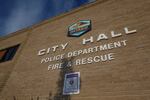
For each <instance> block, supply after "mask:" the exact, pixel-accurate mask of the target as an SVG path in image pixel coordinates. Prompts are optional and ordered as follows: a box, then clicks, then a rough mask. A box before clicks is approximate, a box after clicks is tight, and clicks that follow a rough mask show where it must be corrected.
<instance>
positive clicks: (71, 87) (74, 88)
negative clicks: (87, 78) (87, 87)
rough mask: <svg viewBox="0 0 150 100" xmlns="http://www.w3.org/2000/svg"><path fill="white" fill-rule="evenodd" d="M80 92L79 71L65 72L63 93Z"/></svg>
mask: <svg viewBox="0 0 150 100" xmlns="http://www.w3.org/2000/svg"><path fill="white" fill-rule="evenodd" d="M79 92H80V72H74V73H67V74H65V79H64V87H63V95H69V94H79Z"/></svg>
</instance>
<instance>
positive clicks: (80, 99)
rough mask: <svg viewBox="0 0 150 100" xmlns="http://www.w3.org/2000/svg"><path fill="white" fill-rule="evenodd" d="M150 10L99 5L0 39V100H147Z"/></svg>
mask: <svg viewBox="0 0 150 100" xmlns="http://www.w3.org/2000/svg"><path fill="white" fill-rule="evenodd" d="M149 5H150V1H149V0H97V1H96V2H94V3H91V4H88V5H84V6H82V7H80V8H78V9H75V10H73V11H70V12H68V13H65V14H62V15H60V16H57V17H55V18H52V19H49V20H46V21H44V22H41V23H39V24H37V25H33V26H31V27H29V28H26V29H23V30H20V31H17V32H15V33H13V34H10V35H8V36H5V37H1V38H0V100H149V99H150V67H149V66H150V57H149V55H150V39H149V38H150V35H149V32H150V28H149V27H150V21H149V19H150V6H149ZM76 72H77V74H76V75H77V76H75V75H74V76H73V75H72V76H71V75H70V76H69V73H71V74H74V73H76ZM67 75H68V77H67ZM70 77H72V80H71V81H70V80H69V82H70V83H67V78H68V79H69V78H70ZM70 79H71V78H70ZM67 84H70V87H69V85H67ZM65 86H66V87H65ZM65 91H67V93H66V94H65V93H64V92H65Z"/></svg>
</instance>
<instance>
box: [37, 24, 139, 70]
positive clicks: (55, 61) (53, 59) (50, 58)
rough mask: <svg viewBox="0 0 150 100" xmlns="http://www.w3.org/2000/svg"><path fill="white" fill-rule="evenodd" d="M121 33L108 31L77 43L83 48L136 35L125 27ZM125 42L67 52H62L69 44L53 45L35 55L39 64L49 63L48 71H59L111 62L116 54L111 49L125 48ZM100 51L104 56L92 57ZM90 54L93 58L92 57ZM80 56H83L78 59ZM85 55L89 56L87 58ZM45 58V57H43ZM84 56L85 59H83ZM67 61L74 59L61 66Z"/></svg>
mask: <svg viewBox="0 0 150 100" xmlns="http://www.w3.org/2000/svg"><path fill="white" fill-rule="evenodd" d="M123 31H124V32H123V33H120V32H115V31H110V33H109V34H105V33H100V34H98V35H97V36H90V37H88V38H83V39H82V41H79V42H80V44H81V45H82V46H83V47H84V46H85V45H88V44H91V43H96V42H97V43H98V42H99V43H100V42H101V41H103V40H108V39H113V38H117V37H121V36H122V37H123V36H124V35H129V34H132V33H136V32H137V31H136V30H131V29H129V28H127V27H125V28H123ZM127 42H128V41H127V40H126V39H122V40H118V41H113V42H109V43H105V44H99V45H98V44H97V45H93V44H92V46H91V47H88V48H81V49H79V50H72V51H69V52H64V51H65V50H66V49H67V48H69V46H70V45H71V43H70V42H66V43H62V44H59V45H54V46H51V47H48V48H44V49H41V50H39V51H38V53H37V55H38V56H41V61H40V63H41V64H45V63H51V64H49V65H48V70H50V69H60V68H64V67H71V66H78V65H85V64H92V63H99V62H106V61H111V60H114V59H115V55H116V54H117V53H114V52H110V50H112V49H117V48H121V47H125V46H127ZM60 50H62V51H63V52H64V53H61V54H57V55H52V54H55V52H57V51H60ZM100 51H107V53H106V54H103V53H102V54H100V55H94V53H97V52H100ZM92 54H93V55H94V56H92ZM80 55H83V56H81V57H80ZM86 55H89V56H88V57H87V56H86ZM45 56H47V57H45ZM84 56H86V57H84ZM66 58H67V59H69V58H75V59H73V61H72V60H70V61H68V62H67V64H66V65H65V66H63V62H62V60H63V59H66Z"/></svg>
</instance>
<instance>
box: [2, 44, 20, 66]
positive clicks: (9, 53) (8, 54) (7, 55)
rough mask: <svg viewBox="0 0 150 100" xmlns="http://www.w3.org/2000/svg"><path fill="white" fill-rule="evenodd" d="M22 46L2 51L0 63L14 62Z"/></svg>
mask: <svg viewBox="0 0 150 100" xmlns="http://www.w3.org/2000/svg"><path fill="white" fill-rule="evenodd" d="M19 46H20V44H18V45H15V46H12V47H9V48H6V49H3V50H0V63H1V62H5V61H9V60H12V58H13V57H14V55H15V54H16V51H17V49H18V48H19Z"/></svg>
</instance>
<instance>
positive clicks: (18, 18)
mask: <svg viewBox="0 0 150 100" xmlns="http://www.w3.org/2000/svg"><path fill="white" fill-rule="evenodd" d="M93 1H95V0H0V36H3V35H7V34H10V33H12V32H15V31H17V30H20V29H23V28H26V27H29V26H31V25H33V24H36V23H39V22H41V21H43V20H45V19H48V18H52V17H54V16H56V15H59V14H61V13H63V12H67V11H69V10H71V9H73V8H77V7H79V6H81V5H84V4H87V3H89V2H93Z"/></svg>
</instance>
